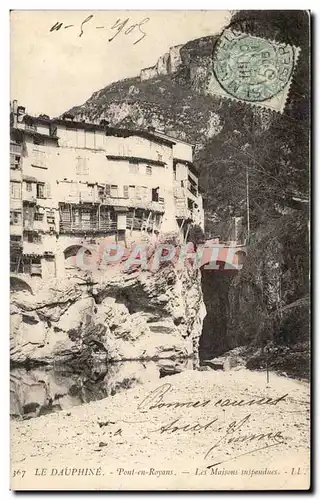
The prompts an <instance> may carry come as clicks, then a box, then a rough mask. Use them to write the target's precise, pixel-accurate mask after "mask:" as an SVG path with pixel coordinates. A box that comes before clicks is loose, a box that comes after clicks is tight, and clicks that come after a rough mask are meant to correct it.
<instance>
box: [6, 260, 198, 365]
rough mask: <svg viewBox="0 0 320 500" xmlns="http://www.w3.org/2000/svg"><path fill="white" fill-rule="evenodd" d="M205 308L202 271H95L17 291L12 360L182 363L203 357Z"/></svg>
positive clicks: (13, 302)
mask: <svg viewBox="0 0 320 500" xmlns="http://www.w3.org/2000/svg"><path fill="white" fill-rule="evenodd" d="M204 316H205V306H204V303H203V300H202V291H201V277H200V271H199V270H197V269H193V268H192V267H184V268H183V269H180V270H178V269H176V268H174V267H173V266H171V265H170V266H167V267H164V268H162V269H160V270H159V271H157V272H150V271H147V270H145V271H142V270H135V271H133V272H128V273H124V272H122V273H114V272H113V274H108V272H107V271H106V272H105V273H98V272H97V273H96V275H91V276H90V279H89V280H88V279H87V280H84V279H81V277H80V276H79V277H78V278H77V277H75V278H71V279H66V280H65V281H61V280H60V281H55V280H53V281H51V282H49V283H43V284H42V286H41V287H40V288H39V289H38V290H34V293H33V295H31V294H30V293H29V292H27V291H18V292H12V297H11V344H10V345H11V361H12V363H13V365H21V364H31V366H32V365H34V364H41V363H45V364H53V363H55V364H59V363H65V362H67V363H68V364H72V363H76V364H77V363H79V362H80V363H82V364H84V365H89V366H92V365H93V364H95V363H98V362H108V361H122V360H136V359H167V358H171V359H178V358H187V357H191V356H192V355H193V354H196V355H197V352H198V342H199V337H200V335H201V329H202V320H203V318H204Z"/></svg>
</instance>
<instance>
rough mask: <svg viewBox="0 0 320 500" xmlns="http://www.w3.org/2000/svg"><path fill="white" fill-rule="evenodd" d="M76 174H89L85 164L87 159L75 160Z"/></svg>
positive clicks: (78, 158)
mask: <svg viewBox="0 0 320 500" xmlns="http://www.w3.org/2000/svg"><path fill="white" fill-rule="evenodd" d="M76 174H77V175H88V174H89V166H88V163H87V158H82V157H81V156H78V157H77V158H76Z"/></svg>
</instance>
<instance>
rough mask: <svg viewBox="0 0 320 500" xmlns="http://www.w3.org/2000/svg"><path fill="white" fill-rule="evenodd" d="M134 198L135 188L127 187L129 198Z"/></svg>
mask: <svg viewBox="0 0 320 500" xmlns="http://www.w3.org/2000/svg"><path fill="white" fill-rule="evenodd" d="M135 196H136V187H135V186H129V198H135Z"/></svg>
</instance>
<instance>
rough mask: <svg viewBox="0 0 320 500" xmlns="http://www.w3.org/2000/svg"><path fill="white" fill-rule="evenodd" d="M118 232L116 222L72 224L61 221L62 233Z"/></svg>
mask: <svg viewBox="0 0 320 500" xmlns="http://www.w3.org/2000/svg"><path fill="white" fill-rule="evenodd" d="M116 230H117V222H116V221H100V222H98V221H97V222H94V221H93V222H90V221H88V222H87V221H83V222H78V223H77V222H70V221H60V233H99V232H101V233H108V232H110V233H113V232H115V231H116Z"/></svg>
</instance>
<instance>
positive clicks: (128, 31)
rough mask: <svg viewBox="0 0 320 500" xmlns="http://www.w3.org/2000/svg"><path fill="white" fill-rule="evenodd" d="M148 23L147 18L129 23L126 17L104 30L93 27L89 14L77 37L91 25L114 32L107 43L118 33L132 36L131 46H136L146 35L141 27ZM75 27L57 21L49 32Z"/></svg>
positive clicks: (91, 17) (92, 16)
mask: <svg viewBox="0 0 320 500" xmlns="http://www.w3.org/2000/svg"><path fill="white" fill-rule="evenodd" d="M149 21H150V18H149V17H145V18H144V19H142V20H141V21H140V22H138V23H130V18H129V17H127V18H126V19H121V18H120V19H117V20H116V22H115V23H114V24H113V25H112V26H110V27H109V28H106V27H105V26H94V25H93V24H94V15H93V14H90V16H88V17H86V18H85V19H84V20H83V21H82V22H81V24H80V27H79V33H78V36H79V37H82V35H83V34H84V31H85V25H91V26H92V27H93V28H95V29H97V30H101V29H110V30H112V31H115V33H114V35H113V36H111V38H109V39H108V42H112V41H113V40H114V39H115V38H116V37H117V36H118V35H120V33H122V34H123V35H125V36H127V35H132V36H133V37H135V41H134V42H133V45H136V44H137V43H139V42H141V41H142V40H143V39H144V38H145V37H146V36H147V33H146V32H145V31H144V28H143V26H144V25H145V24H147V23H148V22H149ZM75 27H76V26H75V25H74V24H65V25H64V24H63V23H62V22H60V21H57V22H56V23H55V24H54V25H53V26H52V27H51V28H50V30H49V32H50V33H52V32H55V31H59V30H61V29H70V28H75Z"/></svg>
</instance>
